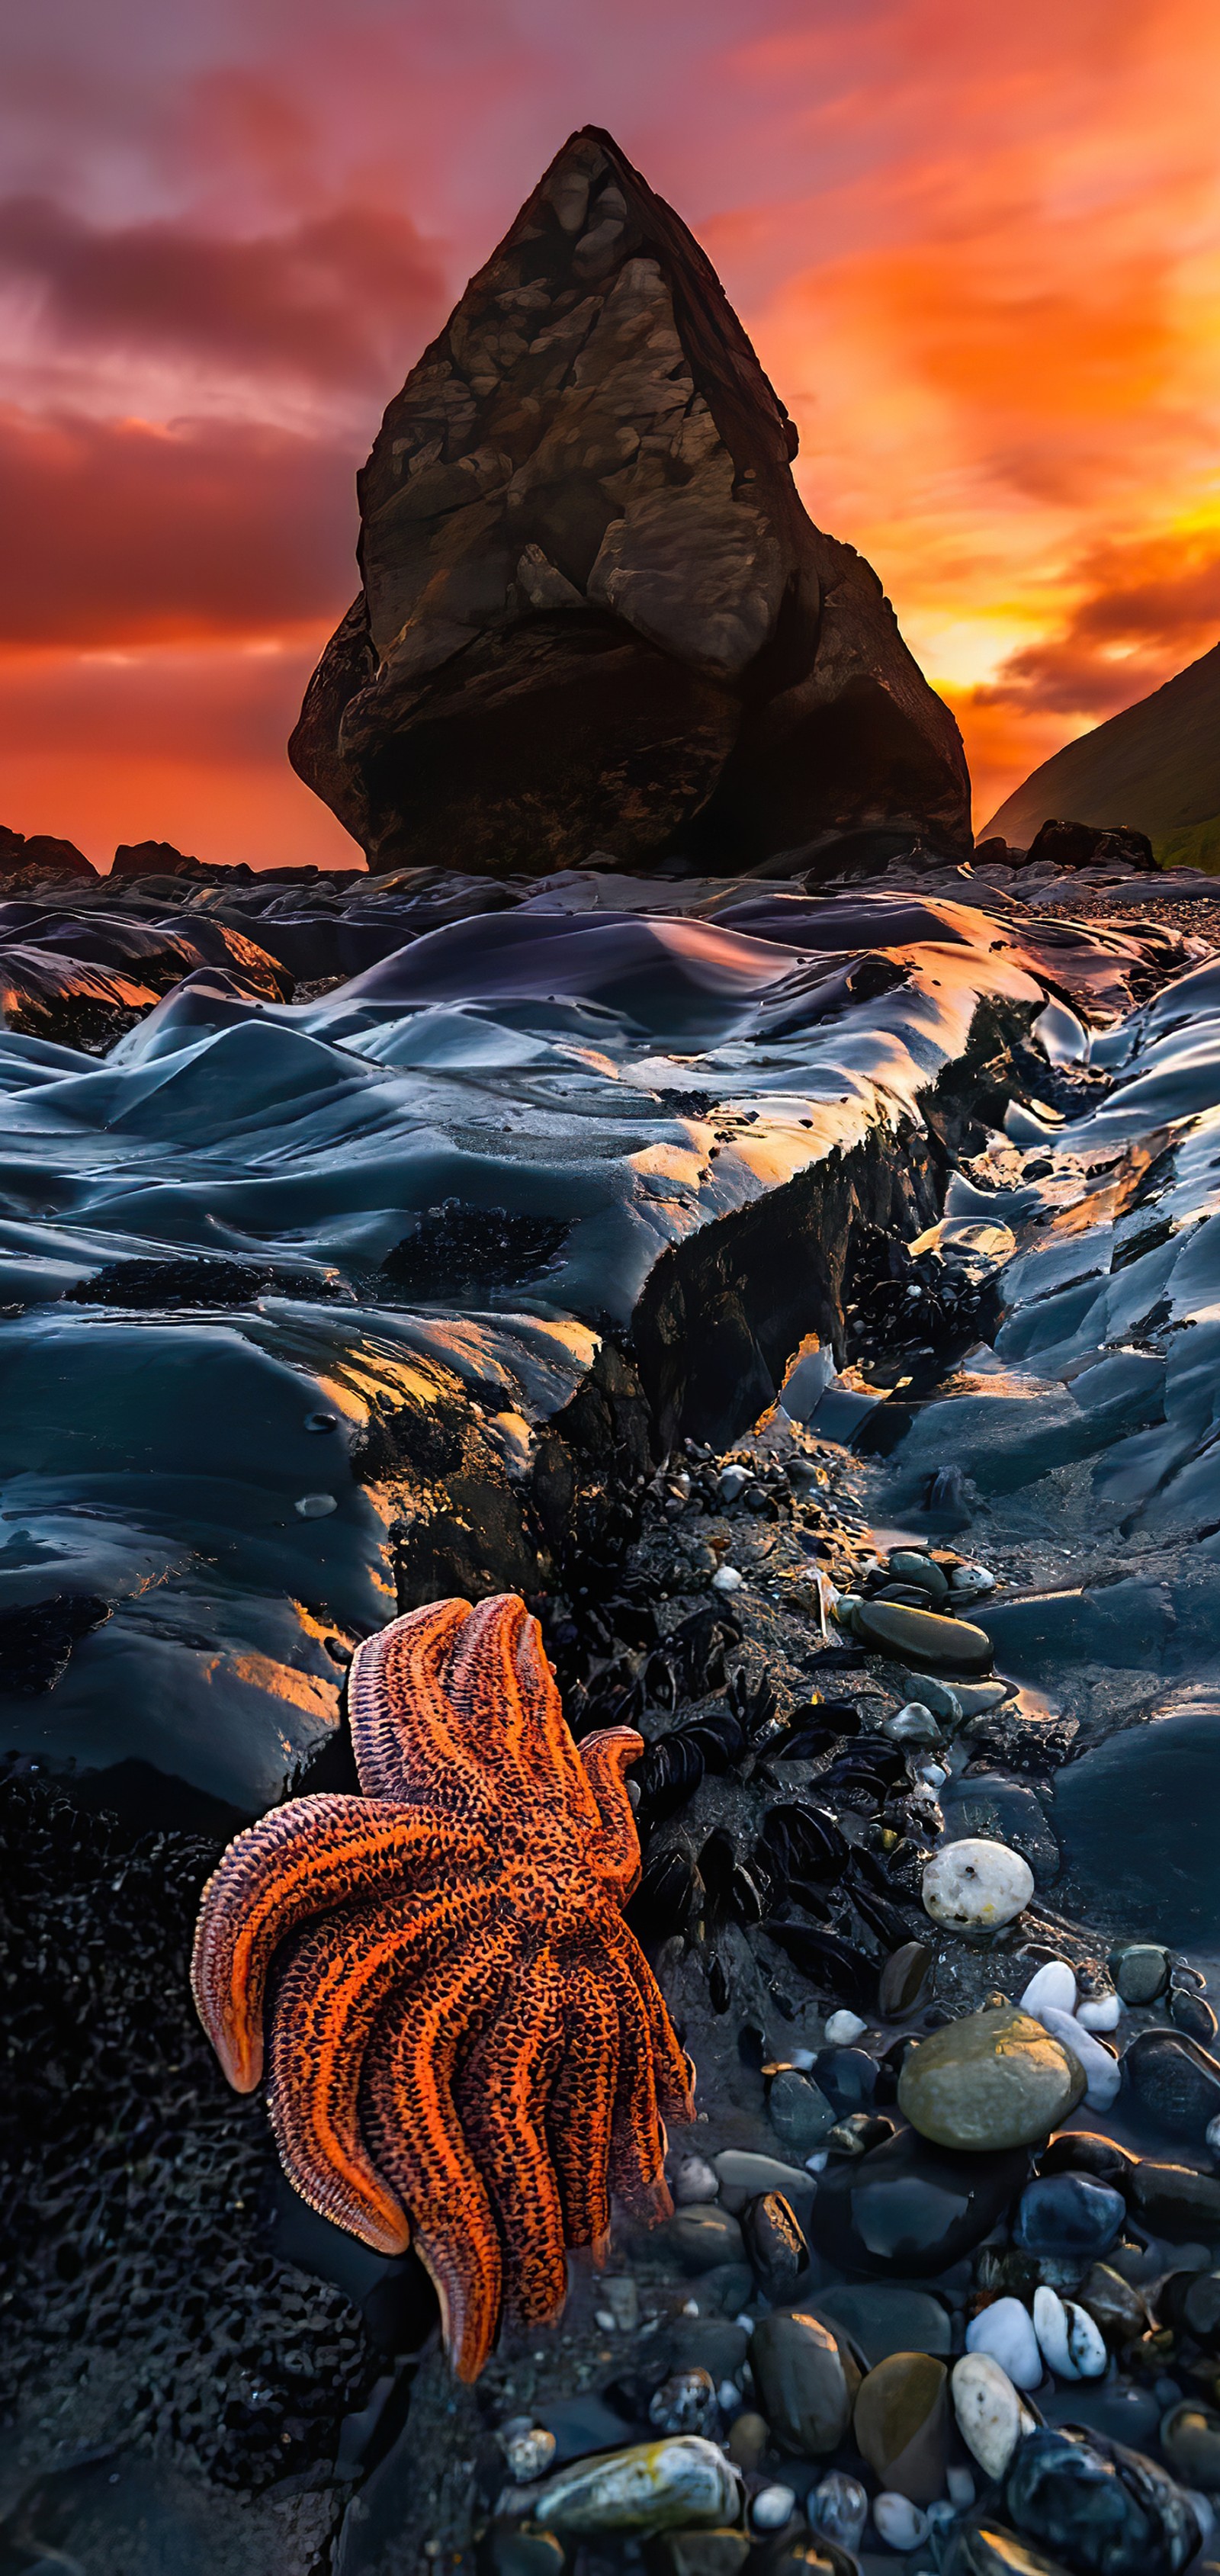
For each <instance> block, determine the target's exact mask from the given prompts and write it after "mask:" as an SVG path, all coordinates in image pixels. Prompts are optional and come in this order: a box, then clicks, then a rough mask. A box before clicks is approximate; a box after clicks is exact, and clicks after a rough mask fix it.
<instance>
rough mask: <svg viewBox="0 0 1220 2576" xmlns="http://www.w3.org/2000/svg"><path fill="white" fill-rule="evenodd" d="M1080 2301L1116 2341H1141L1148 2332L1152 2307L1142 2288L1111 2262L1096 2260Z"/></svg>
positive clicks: (1083, 2283)
mask: <svg viewBox="0 0 1220 2576" xmlns="http://www.w3.org/2000/svg"><path fill="white" fill-rule="evenodd" d="M1080 2304H1081V2306H1082V2307H1083V2308H1087V2310H1088V2312H1089V2315H1090V2316H1091V2317H1092V2318H1093V2320H1094V2322H1095V2324H1097V2325H1099V2326H1100V2328H1101V2331H1102V2333H1103V2334H1104V2335H1106V2336H1108V2338H1109V2339H1110V2341H1111V2342H1113V2343H1117V2344H1124V2343H1138V2341H1139V2339H1140V2337H1141V2335H1145V2334H1147V2332H1148V2322H1149V2320H1148V2311H1147V2308H1146V2307H1145V2305H1144V2302H1143V2300H1142V2299H1141V2297H1140V2294H1139V2291H1138V2290H1137V2289H1135V2288H1134V2287H1133V2285H1132V2283H1131V2282H1130V2281H1124V2279H1123V2277H1122V2274H1121V2272H1116V2271H1114V2270H1113V2269H1112V2267H1111V2266H1110V2264H1108V2263H1095V2264H1094V2265H1093V2268H1092V2270H1091V2272H1090V2273H1089V2274H1088V2275H1087V2277H1086V2279H1085V2280H1084V2281H1082V2283H1081V2285H1080ZM1217 2315H1218V2317H1220V2303H1218V2305H1217Z"/></svg>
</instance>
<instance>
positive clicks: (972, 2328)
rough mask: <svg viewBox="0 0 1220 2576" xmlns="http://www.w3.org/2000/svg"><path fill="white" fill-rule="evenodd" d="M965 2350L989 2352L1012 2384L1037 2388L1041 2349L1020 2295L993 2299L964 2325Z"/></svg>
mask: <svg viewBox="0 0 1220 2576" xmlns="http://www.w3.org/2000/svg"><path fill="white" fill-rule="evenodd" d="M966 2350H967V2352H985V2353H989V2354H990V2356H991V2359H992V2360H993V2361H997V2362H998V2363H999V2365H1000V2368H1001V2370H1002V2371H1003V2373H1004V2375H1005V2378H1006V2379H1010V2380H1011V2381H1012V2384H1013V2387H1014V2388H1037V2387H1038V2386H1039V2385H1040V2383H1041V2380H1042V2375H1043V2374H1042V2353H1041V2350H1040V2348H1039V2344H1038V2338H1037V2335H1036V2334H1035V2332H1034V2326H1033V2319H1032V2317H1031V2316H1030V2313H1029V2310H1028V2308H1025V2307H1022V2304H1021V2301H1020V2300H1019V2299H993V2300H992V2302H991V2305H990V2307H986V2308H982V2309H980V2311H979V2314H978V2316H977V2317H972V2318H971V2320H970V2323H969V2325H968V2326H967V2328H966Z"/></svg>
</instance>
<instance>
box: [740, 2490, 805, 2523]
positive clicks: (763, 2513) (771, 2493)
mask: <svg viewBox="0 0 1220 2576" xmlns="http://www.w3.org/2000/svg"><path fill="white" fill-rule="evenodd" d="M795 2512H796V2497H795V2495H794V2493H793V2490H792V2488H791V2487H781V2486H773V2487H760V2488H759V2490H758V2493H757V2495H756V2496H754V2497H753V2498H752V2499H751V2503H750V2527H751V2529H752V2530H753V2531H782V2530H783V2528H784V2524H785V2523H786V2522H791V2520H792V2517H793V2514H794V2513H795Z"/></svg>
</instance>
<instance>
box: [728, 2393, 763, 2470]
mask: <svg viewBox="0 0 1220 2576" xmlns="http://www.w3.org/2000/svg"><path fill="white" fill-rule="evenodd" d="M770 2440H771V2427H770V2425H769V2424H768V2422H767V2419H766V2416H765V2415H756V2414H754V2413H753V2411H752V2410H751V2409H750V2408H748V2407H747V2409H746V2411H745V2413H744V2414H742V2415H735V2416H734V2418H733V2422H732V2424H731V2425H730V2427H729V2438H728V2442H727V2445H726V2448H727V2450H728V2454H729V2458H730V2459H731V2460H732V2461H734V2462H735V2464H736V2466H737V2467H738V2468H739V2469H747V2470H753V2469H756V2468H757V2467H758V2464H759V2461H760V2460H761V2459H762V2457H763V2455H764V2453H765V2451H766V2449H767V2447H768V2444H769V2442H770Z"/></svg>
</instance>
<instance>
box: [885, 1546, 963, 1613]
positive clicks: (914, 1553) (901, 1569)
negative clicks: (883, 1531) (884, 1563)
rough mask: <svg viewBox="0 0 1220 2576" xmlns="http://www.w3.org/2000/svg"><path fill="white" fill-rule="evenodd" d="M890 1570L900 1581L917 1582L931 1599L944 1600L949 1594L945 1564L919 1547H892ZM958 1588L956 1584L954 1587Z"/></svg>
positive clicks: (920, 1588)
mask: <svg viewBox="0 0 1220 2576" xmlns="http://www.w3.org/2000/svg"><path fill="white" fill-rule="evenodd" d="M955 1570H956V1569H955ZM890 1572H891V1574H894V1575H896V1576H897V1578H898V1581H899V1582H900V1583H914V1584H917V1585H918V1587H919V1590H920V1591H921V1592H926V1593H927V1595H928V1599H929V1600H930V1601H943V1600H944V1599H945V1598H946V1596H947V1594H948V1590H949V1577H948V1575H947V1574H946V1573H945V1571H944V1568H943V1566H939V1565H937V1563H936V1561H935V1559H934V1558H933V1557H930V1556H925V1555H924V1554H923V1553H922V1550H921V1549H919V1548H915V1547H895V1548H891V1550H890ZM957 1588H958V1587H957V1586H956V1585H955V1586H954V1589H955V1590H956V1589H957Z"/></svg>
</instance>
